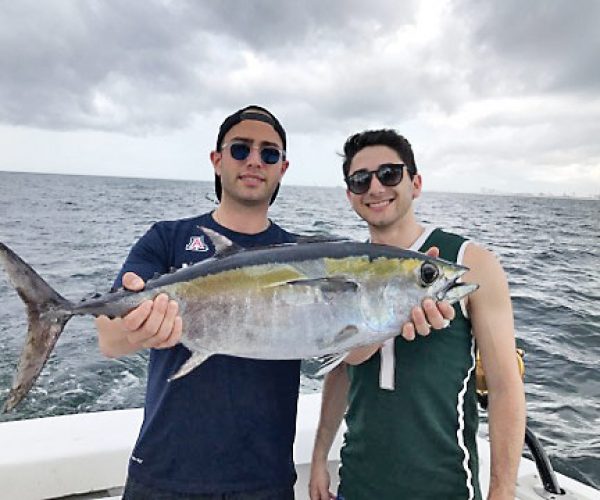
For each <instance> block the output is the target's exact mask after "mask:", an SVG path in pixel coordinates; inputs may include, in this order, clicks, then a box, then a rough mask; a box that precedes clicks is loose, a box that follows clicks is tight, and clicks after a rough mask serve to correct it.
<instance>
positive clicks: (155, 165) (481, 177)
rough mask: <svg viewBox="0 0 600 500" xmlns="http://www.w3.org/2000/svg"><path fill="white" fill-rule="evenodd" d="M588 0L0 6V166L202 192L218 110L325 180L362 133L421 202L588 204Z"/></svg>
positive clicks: (303, 181) (592, 169)
mask: <svg viewBox="0 0 600 500" xmlns="http://www.w3.org/2000/svg"><path fill="white" fill-rule="evenodd" d="M598 26H600V2H599V1H597V0H531V1H528V2H522V1H520V0H503V1H502V2H481V1H479V0H447V1H442V0H430V1H428V0H422V1H414V2H411V1H402V2H399V1H392V0H369V1H364V0H331V1H326V0H305V1H302V2H300V1H298V2H291V1H290V2H284V1H281V0H277V1H275V0H254V1H244V0H239V1H233V0H207V1H203V2H200V1H192V0H188V1H184V0H144V1H134V0H95V1H88V0H46V1H44V2H39V1H37V0H19V1H17V0H14V1H11V0H0V170H15V171H32V172H57V173H78V174H101V175H119V176H135V177H162V178H181V179H197V180H208V179H211V178H212V170H211V166H210V163H209V161H208V154H209V152H210V150H211V148H213V147H214V141H215V138H216V132H217V128H218V125H219V123H220V122H221V120H222V119H223V118H224V116H225V115H227V114H229V113H230V112H232V111H234V110H236V109H238V108H240V107H242V106H244V105H246V104H260V105H263V106H266V107H268V108H270V109H271V110H272V111H273V112H275V114H276V115H277V116H278V117H279V118H280V120H281V121H282V123H283V124H284V126H285V128H286V130H287V133H288V155H289V158H290V161H291V167H290V170H289V171H288V174H287V177H286V180H285V182H286V183H288V184H296V185H323V186H329V185H331V186H333V185H342V182H341V174H340V171H341V169H340V160H339V157H338V156H337V153H338V152H339V151H340V150H341V148H342V144H343V142H344V139H345V138H346V137H347V136H348V135H349V134H351V133H353V132H356V131H358V130H362V129H365V128H373V127H377V128H379V127H393V128H396V129H397V130H399V131H400V132H401V133H403V134H404V135H405V136H406V137H407V138H408V139H409V140H410V141H411V143H412V144H413V147H414V149H415V153H416V158H417V163H418V165H419V167H420V169H421V171H422V173H423V176H424V183H425V188H426V189H429V190H436V191H459V192H482V191H483V190H493V191H497V192H529V193H539V192H545V193H553V194H563V193H568V194H576V195H581V196H589V195H599V194H600V35H598Z"/></svg>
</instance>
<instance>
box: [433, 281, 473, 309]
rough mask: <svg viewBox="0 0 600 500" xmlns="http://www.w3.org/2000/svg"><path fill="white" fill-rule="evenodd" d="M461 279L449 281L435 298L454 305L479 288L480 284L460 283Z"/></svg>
mask: <svg viewBox="0 0 600 500" xmlns="http://www.w3.org/2000/svg"><path fill="white" fill-rule="evenodd" d="M459 278H460V277H459V276H458V277H456V278H454V279H452V280H448V281H447V282H446V283H445V285H444V286H442V287H441V289H440V290H438V292H437V293H436V294H435V298H436V299H437V300H439V301H443V300H445V301H446V302H449V303H450V304H454V303H456V302H459V301H460V300H462V299H464V298H465V297H466V296H467V295H469V294H471V293H473V292H474V291H475V290H477V289H478V288H479V285H478V284H476V283H463V282H460V281H458V279H459Z"/></svg>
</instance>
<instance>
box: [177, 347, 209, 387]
mask: <svg viewBox="0 0 600 500" xmlns="http://www.w3.org/2000/svg"><path fill="white" fill-rule="evenodd" d="M212 355H213V353H212V352H209V351H194V352H192V355H191V356H190V357H189V358H188V359H187V361H186V362H185V363H183V365H181V367H180V368H179V370H177V372H176V373H175V375H173V376H172V377H170V378H169V382H172V381H173V380H177V379H178V378H181V377H183V376H185V375H187V374H188V373H190V372H191V371H192V370H193V369H194V368H197V367H198V366H200V365H201V364H202V363H204V362H205V361H206V360H207V359H208V358H210V357H211V356H212Z"/></svg>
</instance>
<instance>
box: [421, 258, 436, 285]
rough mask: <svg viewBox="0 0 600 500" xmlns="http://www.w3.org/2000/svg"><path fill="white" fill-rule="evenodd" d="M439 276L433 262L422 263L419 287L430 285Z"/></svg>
mask: <svg viewBox="0 0 600 500" xmlns="http://www.w3.org/2000/svg"><path fill="white" fill-rule="evenodd" d="M439 275H440V270H439V269H438V267H437V266H436V265H435V264H434V263H433V262H423V264H422V265H421V285H423V286H429V285H431V284H432V283H433V282H434V281H435V280H436V279H438V276H439Z"/></svg>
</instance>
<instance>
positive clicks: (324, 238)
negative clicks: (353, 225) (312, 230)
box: [294, 234, 350, 244]
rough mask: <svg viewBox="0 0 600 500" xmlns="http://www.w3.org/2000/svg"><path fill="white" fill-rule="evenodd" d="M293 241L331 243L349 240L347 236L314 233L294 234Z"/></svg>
mask: <svg viewBox="0 0 600 500" xmlns="http://www.w3.org/2000/svg"><path fill="white" fill-rule="evenodd" d="M294 239H295V242H296V243H298V244H310V243H332V242H341V241H350V240H348V238H342V237H340V236H333V235H316V234H294Z"/></svg>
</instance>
